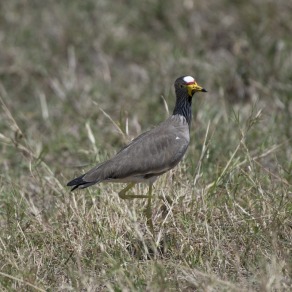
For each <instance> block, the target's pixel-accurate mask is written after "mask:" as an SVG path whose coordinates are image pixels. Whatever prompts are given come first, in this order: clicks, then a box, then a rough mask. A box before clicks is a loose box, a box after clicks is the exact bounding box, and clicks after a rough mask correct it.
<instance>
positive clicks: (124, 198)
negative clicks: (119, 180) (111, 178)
mask: <svg viewBox="0 0 292 292" xmlns="http://www.w3.org/2000/svg"><path fill="white" fill-rule="evenodd" d="M134 185H135V183H130V184H128V185H127V186H126V187H125V188H124V189H122V190H121V191H120V192H119V197H120V198H121V199H123V200H131V199H146V198H148V196H144V195H126V192H127V191H128V190H130V189H131V188H132V187H133V186H134Z"/></svg>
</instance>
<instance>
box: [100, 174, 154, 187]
mask: <svg viewBox="0 0 292 292" xmlns="http://www.w3.org/2000/svg"><path fill="white" fill-rule="evenodd" d="M156 179H157V176H151V177H149V178H145V177H144V176H129V177H125V178H109V179H107V180H104V181H103V182H115V183H145V184H148V185H150V184H153V183H154V182H155V181H156Z"/></svg>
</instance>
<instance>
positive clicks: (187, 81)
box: [183, 76, 195, 83]
mask: <svg viewBox="0 0 292 292" xmlns="http://www.w3.org/2000/svg"><path fill="white" fill-rule="evenodd" d="M183 80H184V82H186V83H192V82H195V79H194V78H193V77H192V76H185V77H184V78H183Z"/></svg>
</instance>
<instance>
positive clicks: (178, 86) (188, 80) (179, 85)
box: [174, 76, 207, 97]
mask: <svg viewBox="0 0 292 292" xmlns="http://www.w3.org/2000/svg"><path fill="white" fill-rule="evenodd" d="M174 87H175V90H176V91H179V92H185V93H187V94H188V96H189V97H192V96H193V95H194V94H195V93H196V92H197V91H201V92H207V90H206V89H205V88H203V87H201V86H200V85H198V83H197V82H196V80H195V78H193V77H192V76H182V77H179V78H177V79H176V80H175V83H174Z"/></svg>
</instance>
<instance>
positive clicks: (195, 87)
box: [187, 82, 207, 96]
mask: <svg viewBox="0 0 292 292" xmlns="http://www.w3.org/2000/svg"><path fill="white" fill-rule="evenodd" d="M187 89H188V94H189V96H193V95H194V93H195V92H197V91H201V92H207V90H206V89H205V88H203V87H201V86H200V85H198V84H197V83H196V82H194V83H190V84H187Z"/></svg>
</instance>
